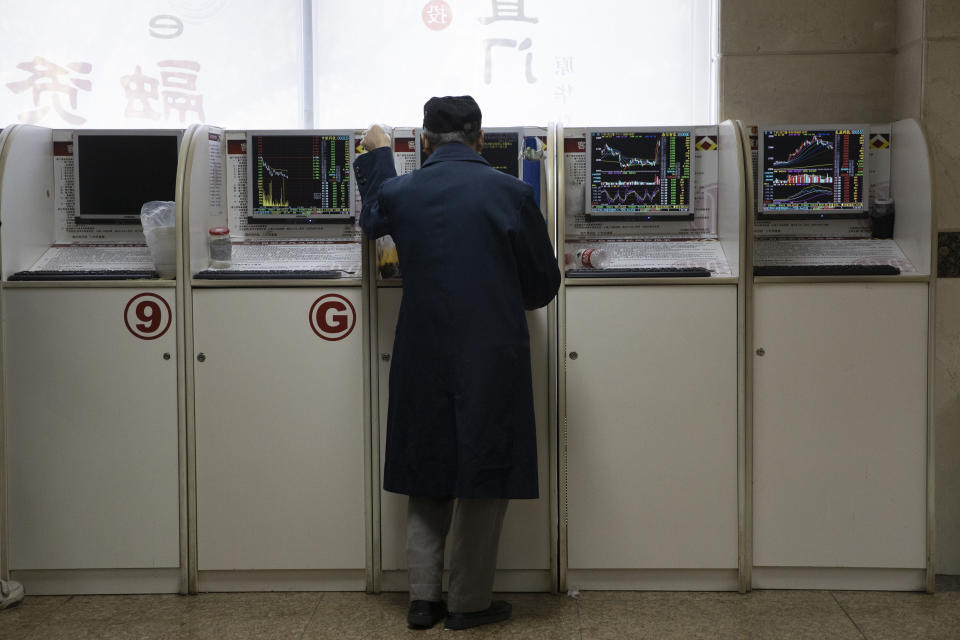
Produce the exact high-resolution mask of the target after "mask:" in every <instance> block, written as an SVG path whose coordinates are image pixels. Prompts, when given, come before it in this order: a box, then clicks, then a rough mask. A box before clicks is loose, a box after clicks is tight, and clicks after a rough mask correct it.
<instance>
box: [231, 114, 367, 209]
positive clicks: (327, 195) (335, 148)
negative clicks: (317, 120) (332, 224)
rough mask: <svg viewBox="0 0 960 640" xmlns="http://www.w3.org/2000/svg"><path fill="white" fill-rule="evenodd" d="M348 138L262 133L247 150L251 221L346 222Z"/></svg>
mask: <svg viewBox="0 0 960 640" xmlns="http://www.w3.org/2000/svg"><path fill="white" fill-rule="evenodd" d="M351 137H352V136H351V135H349V134H348V133H342V134H339V133H338V134H329V135H328V134H302V135H297V134H262V135H252V136H251V139H250V141H249V142H248V145H247V153H248V154H250V156H251V158H250V166H251V173H252V175H251V181H250V185H251V189H250V192H251V193H250V197H251V201H252V202H251V204H252V206H251V208H250V211H251V214H250V218H251V221H256V222H270V221H284V222H298V221H299V222H303V221H310V222H323V221H326V220H329V221H344V220H349V219H352V206H351V204H352V203H351V192H350V144H351Z"/></svg>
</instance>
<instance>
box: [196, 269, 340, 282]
mask: <svg viewBox="0 0 960 640" xmlns="http://www.w3.org/2000/svg"><path fill="white" fill-rule="evenodd" d="M193 277H194V278H197V279H198V280H275V279H278V278H287V279H291V280H321V279H329V278H342V277H343V272H342V271H337V270H322V271H316V270H310V271H308V270H296V271H294V270H289V269H287V270H283V269H257V270H249V271H240V270H239V269H229V270H227V269H208V270H207V271H201V272H200V273H198V274H196V275H195V276H193Z"/></svg>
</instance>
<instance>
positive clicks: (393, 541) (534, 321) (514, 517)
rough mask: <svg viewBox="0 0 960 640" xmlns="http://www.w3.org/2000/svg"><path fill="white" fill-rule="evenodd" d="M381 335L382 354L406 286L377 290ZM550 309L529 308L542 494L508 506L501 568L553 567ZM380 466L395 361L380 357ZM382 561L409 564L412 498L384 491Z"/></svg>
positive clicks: (392, 566) (389, 344) (388, 348)
mask: <svg viewBox="0 0 960 640" xmlns="http://www.w3.org/2000/svg"><path fill="white" fill-rule="evenodd" d="M378 295H379V298H378V301H379V302H378V307H377V310H378V315H379V326H378V330H377V333H378V341H379V346H378V347H377V349H378V352H379V353H380V354H385V353H386V354H389V353H391V352H392V351H393V341H394V334H395V331H396V326H397V317H398V315H399V312H400V300H401V298H402V296H403V290H402V289H400V288H399V287H396V288H388V287H384V288H381V289H380V290H379V291H378ZM547 313H548V311H547V309H538V310H536V311H531V312H528V313H527V325H528V326H529V328H530V358H531V365H532V370H533V391H534V407H535V411H536V418H537V460H538V462H539V474H540V498H539V499H537V500H513V501H511V502H510V506H509V507H508V509H507V516H506V519H505V520H504V523H503V533H502V534H501V538H500V551H499V556H498V559H497V568H498V569H524V570H545V571H546V570H549V569H550V535H551V526H552V525H551V521H550V501H549V494H550V477H549V470H550V461H549V459H548V456H549V445H550V441H549V437H550V434H549V430H548V425H547V419H548V414H547V409H548V407H547V403H548V398H549V387H548V384H549V383H548V379H547V376H548V366H549V355H550V354H549V347H548V316H547ZM379 363H380V365H379V366H380V370H379V379H380V389H379V398H380V469H381V471H382V470H383V455H384V452H385V447H386V435H387V401H388V396H389V394H388V381H389V379H390V362H389V361H386V360H384V359H383V358H380V360H379ZM380 517H381V524H380V531H381V536H382V539H381V549H382V554H383V559H382V564H383V569H384V570H386V571H391V570H397V569H406V567H407V561H406V548H405V545H406V539H407V533H406V517H407V498H406V496H402V495H398V494H395V493H389V492H386V491H381V508H380Z"/></svg>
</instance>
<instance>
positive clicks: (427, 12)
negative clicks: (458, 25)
mask: <svg viewBox="0 0 960 640" xmlns="http://www.w3.org/2000/svg"><path fill="white" fill-rule="evenodd" d="M421 16H422V17H423V24H425V25H427V28H428V29H433V30H434V31H439V30H441V29H446V28H447V27H449V26H450V21H451V20H453V13H452V12H451V11H450V5H449V4H447V3H446V2H444V0H430V2H428V3H427V4H426V5H425V6H424V7H423V11H422V12H421Z"/></svg>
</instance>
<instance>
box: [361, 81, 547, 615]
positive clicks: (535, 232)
mask: <svg viewBox="0 0 960 640" xmlns="http://www.w3.org/2000/svg"><path fill="white" fill-rule="evenodd" d="M480 119H481V115H480V108H479V106H477V103H476V102H475V101H474V100H473V98H471V97H470V96H461V97H446V98H431V99H430V100H429V101H428V102H427V103H426V105H424V120H423V129H424V131H423V135H422V137H421V142H422V144H423V149H424V151H425V153H427V154H428V158H427V160H426V161H425V162H424V163H423V167H422V168H421V169H419V170H417V171H414V172H412V173H410V174H408V175H404V176H401V177H396V170H395V168H394V164H393V158H392V154H391V151H390V141H389V138H388V137H387V136H386V134H385V133H384V132H383V130H382V129H381V128H379V127H373V128H371V130H370V131H369V132H367V135H366V136H365V138H364V141H363V145H364V146H365V147H366V148H367V149H368V150H369V152H368V153H365V154H363V155H361V156H359V157H358V158H357V160H356V162H355V170H356V176H357V183H358V185H359V189H360V194H361V197H362V198H363V210H362V212H361V214H360V226H361V227H362V228H363V230H364V231H365V232H366V233H367V235H368V236H370V237H372V238H377V237H380V236H383V235H386V234H390V235H391V236H392V237H393V240H394V242H395V243H396V246H397V253H398V255H399V260H400V270H401V272H402V274H403V301H402V303H401V306H400V316H399V320H398V322H397V333H396V341H395V342H394V347H393V358H392V365H391V370H390V403H389V410H388V417H387V447H386V456H385V464H384V482H383V486H384V489H386V490H387V491H392V492H396V493H404V494H407V495H408V496H410V498H409V504H408V512H407V564H408V572H409V581H410V599H411V606H410V614H409V616H408V622H409V623H410V625H411V627H414V628H428V627H431V626H433V625H434V624H435V623H436V622H438V621H439V620H440V619H441V618H443V617H444V616H446V626H447V628H454V629H462V628H467V627H471V626H476V625H478V624H485V623H487V622H495V621H498V620H505V619H506V618H508V617H509V616H510V605H509V604H508V603H506V602H502V601H497V602H491V595H492V590H493V577H494V571H495V568H496V556H497V545H498V542H499V538H500V529H501V525H502V523H503V516H504V514H505V512H506V506H507V501H508V499H510V498H536V497H538V486H537V453H536V452H537V443H536V425H535V421H534V412H533V389H532V382H531V371H530V343H529V334H528V331H527V322H526V316H525V314H524V310H525V309H535V308H538V307H542V306H544V305H546V304H548V303H549V302H550V301H551V300H552V299H553V297H554V296H555V295H556V293H557V289H558V288H559V285H560V272H559V269H558V267H557V261H556V258H555V256H554V253H553V248H552V247H551V245H550V240H549V236H548V234H547V228H546V224H545V223H544V219H543V216H542V214H541V212H540V209H539V207H538V206H537V203H536V200H535V197H534V193H533V189H532V188H531V187H530V186H529V185H527V184H525V183H523V182H522V181H520V180H517V179H516V178H513V177H510V176H507V175H504V174H503V173H500V172H499V171H497V170H495V169H493V168H492V167H491V166H490V165H489V164H488V163H487V162H486V161H485V160H484V159H483V158H482V157H481V156H480V153H479V152H480V150H481V149H482V146H483V134H482V131H481V130H480ZM451 516H452V518H453V524H452V527H453V533H452V538H453V540H452V542H453V547H452V555H451V563H450V564H451V567H450V569H451V576H450V589H449V593H448V605H449V614H447V612H446V610H445V607H444V605H443V603H442V601H441V597H440V594H441V577H442V572H443V550H444V542H445V539H446V535H447V532H448V530H449V529H450V526H451Z"/></svg>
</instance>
